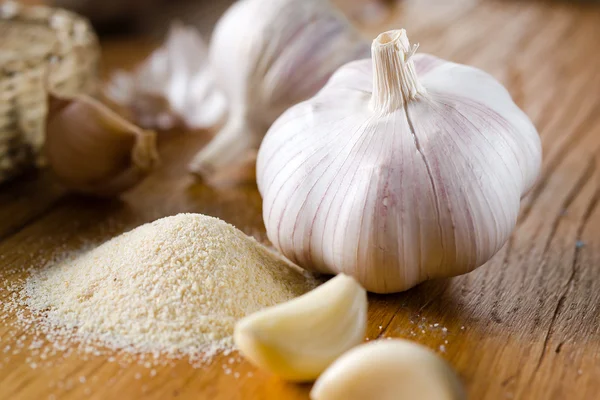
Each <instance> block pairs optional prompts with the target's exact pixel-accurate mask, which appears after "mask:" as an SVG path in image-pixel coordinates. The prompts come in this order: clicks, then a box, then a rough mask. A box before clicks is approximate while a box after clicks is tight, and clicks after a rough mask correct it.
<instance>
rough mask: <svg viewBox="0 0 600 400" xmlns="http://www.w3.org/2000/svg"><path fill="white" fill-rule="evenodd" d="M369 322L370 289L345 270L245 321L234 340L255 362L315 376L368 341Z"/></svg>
mask: <svg viewBox="0 0 600 400" xmlns="http://www.w3.org/2000/svg"><path fill="white" fill-rule="evenodd" d="M366 323H367V295H366V292H365V290H364V289H363V288H362V287H361V286H360V285H359V284H358V283H357V282H356V281H355V280H354V279H353V278H351V277H349V276H346V275H343V274H340V275H338V276H336V277H335V278H333V279H331V280H330V281H328V282H326V283H325V284H323V285H321V286H320V287H318V288H316V289H314V290H313V291H311V292H309V293H307V294H305V295H303V296H300V297H298V298H296V299H294V300H291V301H289V302H287V303H283V304H280V305H277V306H274V307H271V308H267V309H265V310H262V311H259V312H257V313H255V314H252V315H250V316H248V317H246V318H244V319H242V320H240V321H239V322H238V323H237V325H236V327H235V332H234V340H235V343H236V345H237V346H238V348H239V349H240V351H241V352H242V354H243V355H244V356H245V357H246V358H247V359H248V360H250V361H251V362H252V363H253V364H255V365H257V366H259V367H261V368H264V369H266V370H269V371H271V372H272V373H274V374H277V375H279V376H281V377H282V378H284V379H286V380H290V381H311V380H314V379H316V378H317V377H318V376H319V374H320V373H321V372H323V370H325V368H327V366H328V365H329V364H330V363H331V362H333V360H335V359H336V358H337V357H338V356H339V355H340V354H342V353H343V352H345V351H346V350H348V349H350V348H352V347H353V346H356V345H357V344H359V343H360V342H362V340H363V337H364V334H365V330H366Z"/></svg>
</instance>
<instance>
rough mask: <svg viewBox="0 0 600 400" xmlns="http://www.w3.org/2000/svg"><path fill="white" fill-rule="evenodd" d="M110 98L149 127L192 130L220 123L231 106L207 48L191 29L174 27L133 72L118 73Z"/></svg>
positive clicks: (109, 87) (109, 88)
mask: <svg viewBox="0 0 600 400" xmlns="http://www.w3.org/2000/svg"><path fill="white" fill-rule="evenodd" d="M105 95H106V96H107V97H108V98H109V99H111V100H112V101H114V102H115V103H117V104H119V105H120V106H122V107H126V108H128V109H129V110H130V111H131V112H132V113H133V115H134V118H135V120H136V122H137V123H139V124H140V125H141V126H144V127H147V128H158V129H163V130H167V129H172V128H174V127H176V126H179V125H184V126H186V127H188V128H192V129H204V128H210V127H212V126H215V125H217V124H219V123H221V122H222V121H223V120H224V118H225V115H226V113H227V103H226V101H225V96H224V94H223V93H222V91H221V90H220V89H219V88H217V86H216V83H215V78H214V74H213V71H212V69H211V67H210V65H209V62H208V48H207V46H206V44H205V43H204V40H203V39H202V37H201V36H200V33H198V31H197V30H196V29H195V28H193V27H191V26H184V25H182V24H180V23H177V22H175V23H173V24H172V25H171V28H170V30H169V33H168V35H167V39H166V40H165V43H164V44H163V45H162V46H161V47H159V48H158V49H157V50H155V51H154V52H153V53H152V54H151V55H150V56H149V57H148V58H147V59H146V60H145V61H144V62H143V63H142V64H141V65H140V66H139V67H138V68H137V69H136V71H135V72H133V73H127V72H125V71H117V72H115V73H114V74H113V76H112V78H111V80H110V81H109V82H108V84H107V85H106V87H105Z"/></svg>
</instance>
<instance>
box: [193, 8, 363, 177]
mask: <svg viewBox="0 0 600 400" xmlns="http://www.w3.org/2000/svg"><path fill="white" fill-rule="evenodd" d="M367 55H368V44H367V43H366V42H365V41H364V40H363V39H362V38H361V36H360V35H359V34H358V32H357V31H356V30H355V29H354V28H353V27H352V25H351V24H350V23H349V22H348V21H347V20H346V19H345V18H344V16H343V15H342V14H341V13H339V12H338V11H337V10H335V9H334V7H333V6H332V5H331V4H330V3H329V0H301V1H298V0H241V1H238V2H237V3H235V4H234V5H233V6H232V7H231V8H230V9H229V10H228V11H227V12H226V13H225V15H224V16H223V17H222V18H221V20H220V21H219V22H218V24H217V26H216V28H215V32H214V33H213V39H212V42H211V46H210V61H211V65H212V67H213V70H214V71H215V74H216V79H217V83H218V85H219V86H220V87H221V88H222V89H223V91H224V92H225V96H226V98H227V100H228V103H229V116H228V121H227V124H226V125H225V127H224V128H223V129H222V130H221V131H220V132H219V133H218V134H217V136H215V138H214V139H213V140H212V141H211V142H210V143H209V144H208V145H207V146H206V147H205V148H204V149H202V150H201V151H200V152H199V153H198V154H197V155H196V157H195V158H194V160H193V161H192V162H191V164H190V170H191V171H192V172H194V173H197V174H199V175H202V176H207V175H210V174H211V173H213V172H214V171H215V170H218V169H220V168H222V167H223V166H225V165H227V164H231V163H235V162H236V160H237V159H238V158H240V157H241V156H242V155H243V154H244V152H245V151H246V150H248V149H257V148H258V146H259V145H260V142H261V140H262V138H263V136H264V134H265V132H266V131H267V129H268V128H269V126H270V125H271V124H272V123H273V121H275V119H277V117H279V116H280V115H281V113H282V112H283V111H285V110H286V109H287V108H289V107H290V106H291V105H293V104H296V103H298V102H300V101H302V100H305V99H307V98H309V97H310V96H312V95H314V94H315V93H316V92H317V91H318V90H319V89H321V88H322V87H323V85H324V84H325V83H326V82H327V80H328V79H329V77H330V76H331V74H332V73H333V72H334V71H335V70H336V69H337V68H338V67H340V66H341V65H343V64H345V63H346V62H348V61H351V60H355V59H359V58H363V57H365V56H367Z"/></svg>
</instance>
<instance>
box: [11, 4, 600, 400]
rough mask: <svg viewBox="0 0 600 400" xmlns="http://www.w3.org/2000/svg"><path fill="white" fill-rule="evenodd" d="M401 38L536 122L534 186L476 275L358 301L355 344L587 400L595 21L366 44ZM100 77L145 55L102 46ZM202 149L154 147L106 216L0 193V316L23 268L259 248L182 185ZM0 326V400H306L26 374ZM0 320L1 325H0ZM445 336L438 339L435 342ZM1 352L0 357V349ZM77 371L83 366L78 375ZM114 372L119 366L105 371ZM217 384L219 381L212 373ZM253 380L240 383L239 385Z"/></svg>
mask: <svg viewBox="0 0 600 400" xmlns="http://www.w3.org/2000/svg"><path fill="white" fill-rule="evenodd" d="M397 26H402V27H405V28H407V30H408V32H409V34H410V37H411V39H412V40H414V41H415V42H420V44H421V50H422V51H424V52H431V53H434V54H436V55H438V56H440V57H444V58H447V59H450V60H453V61H457V62H462V63H468V64H471V65H474V66H477V67H480V68H483V69H485V70H487V71H489V72H490V73H492V74H493V75H495V76H496V77H497V78H498V79H500V80H501V81H502V82H503V83H504V84H505V85H506V86H507V87H508V89H509V91H510V92H511V94H512V95H513V96H514V98H515V100H516V101H517V103H518V104H519V105H520V106H521V107H522V108H523V109H524V110H525V112H527V113H528V114H529V115H530V116H531V118H532V119H533V120H534V122H535V124H536V126H537V127H538V129H539V131H540V135H541V137H542V142H543V150H544V162H543V172H542V176H541V178H540V181H539V182H538V184H537V186H536V187H535V188H534V189H533V190H532V191H531V192H530V193H529V195H528V196H527V197H526V198H525V199H524V200H523V209H522V212H521V216H520V219H519V223H518V226H517V229H516V230H515V232H514V234H513V236H512V237H511V239H510V241H509V243H507V245H506V246H505V247H504V248H503V249H502V250H501V251H500V252H499V253H498V254H497V255H496V256H495V257H494V258H493V259H492V260H491V261H490V262H489V263H488V264H486V265H485V266H483V267H482V268H480V269H478V270H476V271H474V272H472V273H470V274H467V275H464V276H461V277H457V278H454V279H447V280H440V281H432V282H428V283H425V284H423V285H420V286H419V287H417V288H415V289H412V290H410V291H407V292H405V293H400V294H396V295H389V296H376V295H373V296H370V309H369V328H368V338H369V340H373V339H376V338H381V337H404V338H409V339H412V340H415V341H418V342H420V343H423V344H425V345H427V346H429V347H430V348H432V349H434V350H435V351H437V352H438V353H439V354H440V355H441V356H442V357H444V358H445V359H447V360H448V361H449V362H450V363H451V364H452V365H453V367H454V368H455V369H456V370H457V371H458V373H459V374H460V376H461V377H462V379H463V381H464V383H465V385H466V387H467V389H468V392H469V395H470V398H472V399H557V400H558V399H596V398H598V393H599V392H600V324H599V322H600V269H599V268H598V266H599V265H600V207H599V206H598V203H599V201H600V161H599V154H600V55H599V54H598V52H597V49H598V44H597V43H598V38H600V9H599V8H598V7H597V6H593V5H585V4H581V5H577V4H573V3H561V2H539V1H532V2H529V1H508V0H505V1H484V0H460V1H454V2H438V1H435V0H425V1H416V0H414V1H404V2H401V3H399V5H398V6H397V7H396V9H395V10H394V12H393V15H392V16H391V17H390V18H389V19H388V20H386V21H384V22H383V23H382V24H381V25H379V26H371V27H365V31H366V32H367V33H368V34H369V35H370V36H373V35H374V34H375V33H377V32H378V31H382V30H385V29H389V28H391V27H397ZM104 46H105V47H104V50H105V56H106V57H105V59H106V61H107V63H108V69H110V68H111V67H114V66H118V65H131V63H132V62H134V61H135V60H139V59H140V58H142V57H143V56H144V55H145V54H147V52H148V51H149V49H150V44H149V43H148V42H146V41H128V42H112V43H105V45H104ZM209 135H210V134H209V133H208V132H204V133H197V134H191V133H181V132H180V133H172V134H168V135H166V136H164V137H163V138H162V140H161V142H162V143H161V149H160V151H161V155H162V157H163V159H164V162H163V164H162V166H161V168H159V170H157V171H156V172H155V173H154V174H153V175H151V176H150V177H149V178H148V179H147V180H145V181H144V182H143V183H142V184H141V185H140V186H139V187H137V188H136V189H135V190H133V191H131V192H130V193H127V194H126V195H125V196H123V198H122V199H121V200H120V201H110V202H109V201H98V200H90V199H86V198H82V197H77V196H74V195H70V194H67V193H66V192H65V191H64V190H63V189H61V188H60V187H59V186H58V185H56V183H54V182H53V181H52V180H51V177H49V176H47V174H44V173H42V174H38V175H31V176H29V177H28V178H26V179H25V180H23V181H21V182H17V183H14V184H10V185H5V186H2V188H1V189H0V280H3V281H4V284H3V283H0V300H2V301H3V302H4V301H6V299H7V296H9V291H7V290H3V289H5V287H6V286H9V285H14V284H15V283H16V282H19V281H20V280H22V279H23V278H24V277H25V276H26V273H25V272H24V271H23V268H27V267H33V268H37V267H39V266H41V265H42V264H43V263H44V262H45V261H46V260H50V259H52V257H53V256H55V255H56V254H60V253H64V252H68V251H72V250H76V249H78V248H80V247H81V246H83V245H89V244H90V243H97V242H99V241H102V240H104V239H106V238H108V237H111V236H114V235H116V234H118V233H120V232H122V231H124V230H126V229H130V228H132V227H135V226H138V225H139V224H142V223H144V222H147V221H151V220H153V219H156V218H158V217H161V216H166V215H172V214H175V213H178V212H183V211H193V212H201V213H206V214H209V215H214V216H217V217H220V218H223V219H224V220H226V221H228V222H231V223H233V224H234V225H236V226H238V227H239V228H240V229H242V230H243V231H245V232H246V233H248V234H251V235H254V236H256V237H257V238H258V239H259V240H265V234H264V226H263V223H262V218H261V199H260V196H259V194H258V192H257V190H256V187H255V185H245V186H238V187H220V188H214V187H208V186H206V185H204V184H202V183H201V182H196V181H195V180H194V179H193V178H191V177H190V176H189V175H188V174H186V171H185V166H186V163H187V160H188V159H189V158H190V157H191V156H192V154H193V153H194V152H195V150H196V149H197V148H199V147H201V146H202V145H203V144H204V143H205V142H206V141H207V140H208V138H209ZM4 317H5V319H4V322H3V324H1V325H0V398H2V399H4V398H6V399H45V398H54V399H59V398H60V399H63V398H64V399H78V398H92V399H106V398H111V397H114V398H119V399H124V398H132V399H133V398H148V399H166V398H190V399H191V398H194V399H254V398H255V399H307V398H308V396H307V394H308V391H309V390H310V385H293V384H287V383H284V382H282V381H280V380H278V379H277V378H275V377H273V376H271V375H268V374H266V373H264V372H261V371H258V370H255V369H254V368H253V367H252V366H250V365H249V364H248V363H246V362H244V361H241V360H239V361H238V356H237V355H233V357H234V360H233V361H234V362H233V364H229V358H230V357H231V356H223V357H219V358H217V359H216V360H214V362H213V363H212V364H210V365H208V366H206V367H204V368H200V369H194V368H192V367H191V366H190V365H189V364H188V363H187V361H185V360H182V361H176V362H173V363H172V365H166V366H162V367H157V368H155V372H152V369H148V368H145V367H144V366H138V365H132V366H128V367H121V366H120V365H119V363H118V362H109V361H108V356H91V355H87V356H84V355H82V354H79V353H77V352H73V353H72V354H70V355H69V356H67V357H63V355H62V354H58V355H56V356H54V357H53V358H52V360H50V361H51V362H52V366H48V367H46V366H43V365H42V366H39V367H38V368H36V369H32V368H31V362H32V361H31V360H28V358H35V356H33V354H32V350H27V349H26V347H27V342H26V341H25V344H24V347H25V348H24V349H21V350H20V351H19V352H17V353H16V354H13V350H14V348H15V346H16V344H17V343H18V338H19V337H20V336H21V335H22V333H23V332H22V331H21V328H20V327H19V325H13V322H14V319H15V316H14V314H8V315H4ZM0 319H2V318H0ZM444 328H445V329H444ZM9 345H10V346H11V349H10V350H9V351H4V350H5V348H6V346H9ZM84 358H87V359H84ZM117 361H118V357H117ZM227 368H231V370H232V371H231V373H229V374H227V373H225V371H226V369H227ZM249 374H251V376H249Z"/></svg>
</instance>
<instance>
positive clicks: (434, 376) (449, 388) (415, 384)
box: [310, 339, 466, 400]
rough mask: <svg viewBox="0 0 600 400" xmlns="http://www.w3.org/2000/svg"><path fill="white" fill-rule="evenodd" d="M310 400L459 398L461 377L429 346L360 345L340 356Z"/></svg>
mask: <svg viewBox="0 0 600 400" xmlns="http://www.w3.org/2000/svg"><path fill="white" fill-rule="evenodd" d="M310 398H311V400H370V399H378V400H415V399H427V400H462V399H466V394H465V391H464V389H463V387H462V384H461V383H460V380H459V379H458V377H457V376H456V374H455V373H454V371H453V370H452V368H450V366H449V365H448V364H447V363H446V362H445V361H444V360H442V359H441V358H439V357H438V356H437V355H436V354H435V353H433V352H432V351H431V350H429V349H428V348H426V347H424V346H421V345H419V344H416V343H413V342H409V341H407V340H402V339H393V340H378V341H376V342H371V343H367V344H363V345H361V346H358V347H355V348H354V349H352V350H350V351H348V352H347V353H345V354H344V355H342V356H341V357H340V358H338V359H337V360H336V361H335V362H334V363H333V364H332V365H331V366H330V367H329V368H327V370H326V371H325V372H324V373H323V375H321V377H320V378H319V379H318V380H317V382H316V383H315V385H314V386H313V388H312V390H311V392H310Z"/></svg>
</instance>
